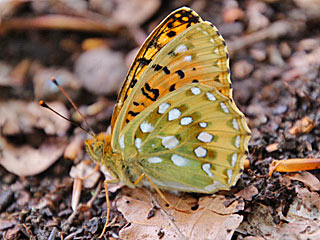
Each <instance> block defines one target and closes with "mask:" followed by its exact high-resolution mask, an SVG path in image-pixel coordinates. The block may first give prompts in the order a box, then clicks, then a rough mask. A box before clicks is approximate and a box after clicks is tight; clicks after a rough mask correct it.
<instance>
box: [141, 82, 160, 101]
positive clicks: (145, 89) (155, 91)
mask: <svg viewBox="0 0 320 240" xmlns="http://www.w3.org/2000/svg"><path fill="white" fill-rule="evenodd" d="M141 92H142V94H143V95H144V96H146V97H147V98H149V99H150V100H151V101H156V100H157V99H158V97H159V89H155V88H151V87H150V85H149V84H148V83H145V84H144V87H143V88H141ZM152 95H153V96H152Z"/></svg>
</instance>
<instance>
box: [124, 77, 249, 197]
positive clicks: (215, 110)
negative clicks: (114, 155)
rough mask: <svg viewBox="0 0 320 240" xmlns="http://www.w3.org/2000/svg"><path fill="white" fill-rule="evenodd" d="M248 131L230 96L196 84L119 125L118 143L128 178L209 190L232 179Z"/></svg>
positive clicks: (240, 163) (240, 165)
mask: <svg viewBox="0 0 320 240" xmlns="http://www.w3.org/2000/svg"><path fill="white" fill-rule="evenodd" d="M249 134H250V130H249V128H248V126H247V124H246V121H245V118H244V116H243V114H242V113H241V112H240V111H239V110H238V108H237V107H236V106H235V104H234V103H233V101H232V100H231V99H229V98H227V97H225V96H224V95H222V94H221V93H220V92H219V91H217V90H216V89H215V88H213V87H210V86H207V85H204V84H200V83H194V84H189V85H186V86H183V87H182V88H179V89H177V90H176V91H174V92H171V93H168V94H167V95H166V96H164V97H162V98H161V99H159V100H158V101H156V102H155V103H154V104H152V105H150V106H149V107H147V108H146V109H145V110H144V111H142V112H141V113H140V114H139V115H138V116H137V117H135V118H134V119H133V120H132V121H131V122H130V123H129V124H128V125H127V126H126V127H125V128H124V129H123V131H122V132H121V134H120V138H119V145H120V148H121V151H122V155H123V156H122V159H125V160H124V161H125V164H124V165H126V166H127V171H128V172H127V174H128V175H129V176H131V178H134V177H138V176H139V174H141V173H145V174H147V175H148V176H149V177H150V178H151V179H152V180H153V181H154V183H155V184H157V185H158V186H159V187H160V188H164V189H172V190H179V191H188V192H204V193H212V192H214V191H216V190H219V189H225V188H228V187H229V186H232V185H234V184H235V183H236V181H237V179H238V177H239V175H240V170H241V169H242V168H243V160H244V159H245V158H246V154H247V150H248V149H247V146H248V141H249V138H250V137H249ZM133 180H135V179H133Z"/></svg>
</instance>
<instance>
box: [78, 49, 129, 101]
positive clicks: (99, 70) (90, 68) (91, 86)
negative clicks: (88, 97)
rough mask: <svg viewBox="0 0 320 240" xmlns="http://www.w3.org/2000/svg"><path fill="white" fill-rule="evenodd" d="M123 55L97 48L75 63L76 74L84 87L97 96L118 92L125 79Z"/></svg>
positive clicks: (82, 55)
mask: <svg viewBox="0 0 320 240" xmlns="http://www.w3.org/2000/svg"><path fill="white" fill-rule="evenodd" d="M126 72H127V68H126V67H125V63H124V57H123V55H122V53H120V52H115V51H111V50H109V49H106V48H96V49H93V50H90V51H87V52H84V53H82V54H81V55H80V57H79V58H78V60H77V61H76V63H75V74H76V76H77V77H78V79H79V81H80V82H81V83H82V84H83V86H84V87H85V88H86V89H87V90H88V91H90V92H92V93H95V94H100V95H102V94H104V95H105V94H111V93H114V92H117V91H118V89H119V88H120V85H121V82H122V81H123V79H124V78H125V75H126Z"/></svg>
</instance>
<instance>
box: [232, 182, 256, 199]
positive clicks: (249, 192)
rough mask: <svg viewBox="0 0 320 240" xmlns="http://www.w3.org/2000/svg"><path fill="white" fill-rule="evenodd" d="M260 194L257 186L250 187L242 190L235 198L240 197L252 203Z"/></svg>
mask: <svg viewBox="0 0 320 240" xmlns="http://www.w3.org/2000/svg"><path fill="white" fill-rule="evenodd" d="M258 193H259V192H258V189H257V188H256V187H255V186H253V185H250V186H248V187H246V188H244V189H242V190H241V191H240V192H238V193H236V194H235V196H240V197H242V198H243V199H245V200H247V201H251V200H252V198H253V197H254V196H256V195H257V194H258Z"/></svg>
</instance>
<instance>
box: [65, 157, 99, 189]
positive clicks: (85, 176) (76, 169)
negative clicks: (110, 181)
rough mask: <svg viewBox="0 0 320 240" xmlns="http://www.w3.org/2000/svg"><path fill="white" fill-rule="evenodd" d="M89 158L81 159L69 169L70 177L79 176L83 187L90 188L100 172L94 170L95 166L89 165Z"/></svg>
mask: <svg viewBox="0 0 320 240" xmlns="http://www.w3.org/2000/svg"><path fill="white" fill-rule="evenodd" d="M91 163H92V162H91V160H89V161H81V162H80V163H79V164H77V165H76V166H73V167H72V168H71V171H70V176H71V177H72V178H79V179H82V180H83V186H84V187H85V188H92V187H93V186H94V185H96V183H97V182H98V180H99V178H100V176H101V174H100V172H99V171H97V170H95V167H94V166H92V165H91Z"/></svg>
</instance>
